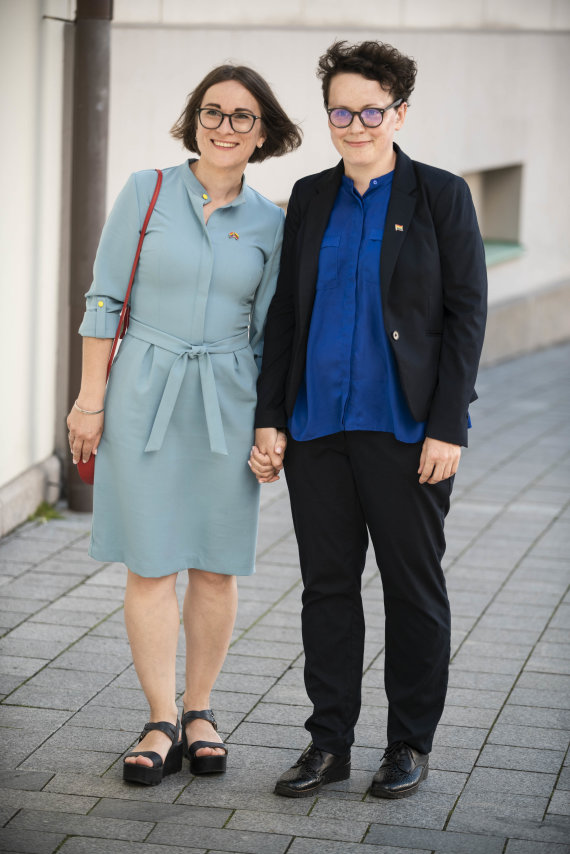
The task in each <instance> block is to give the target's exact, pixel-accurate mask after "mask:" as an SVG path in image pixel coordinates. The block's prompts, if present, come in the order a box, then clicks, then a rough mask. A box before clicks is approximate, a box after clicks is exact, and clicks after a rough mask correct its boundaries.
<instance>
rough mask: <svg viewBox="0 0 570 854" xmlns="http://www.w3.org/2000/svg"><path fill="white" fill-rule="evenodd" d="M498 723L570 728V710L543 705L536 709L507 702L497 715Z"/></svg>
mask: <svg viewBox="0 0 570 854" xmlns="http://www.w3.org/2000/svg"><path fill="white" fill-rule="evenodd" d="M498 723H502V724H503V723H505V724H520V725H521V726H535V727H545V728H547V729H566V730H570V711H568V710H567V709H548V708H545V707H542V708H539V709H537V708H532V707H531V706H511V705H509V704H508V703H507V705H506V706H505V707H504V708H503V709H502V711H501V714H500V715H499V719H498Z"/></svg>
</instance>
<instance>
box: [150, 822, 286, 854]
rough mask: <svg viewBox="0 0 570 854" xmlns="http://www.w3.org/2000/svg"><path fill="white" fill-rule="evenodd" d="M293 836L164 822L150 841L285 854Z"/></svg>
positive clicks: (250, 852) (161, 843) (163, 843)
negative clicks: (173, 824) (167, 823)
mask: <svg viewBox="0 0 570 854" xmlns="http://www.w3.org/2000/svg"><path fill="white" fill-rule="evenodd" d="M291 839H292V837H291V836H290V835H285V834H277V833H256V832H250V831H246V830H229V829H219V828H214V827H212V828H210V827H208V828H203V827H193V826H190V827H184V826H183V825H179V824H177V825H175V826H169V825H161V826H160V827H157V828H156V829H155V830H153V831H152V833H150V835H149V836H148V840H145V841H148V842H155V843H157V844H160V845H163V846H165V845H167V846H170V845H180V846H182V847H183V846H185V845H191V846H193V847H196V846H198V847H204V848H218V849H219V850H220V851H224V852H230V851H232V852H239V854H241V852H243V854H284V852H285V851H286V849H287V846H288V845H289V843H290V842H291Z"/></svg>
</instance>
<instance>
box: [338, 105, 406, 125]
mask: <svg viewBox="0 0 570 854" xmlns="http://www.w3.org/2000/svg"><path fill="white" fill-rule="evenodd" d="M403 103H404V99H403V98H398V100H397V101H394V103H393V104H388V106H387V107H367V108H366V109H365V110H359V111H357V110H347V108H346V107H331V108H330V110H327V114H328V117H329V122H330V123H331V125H332V126H333V127H335V128H347V127H350V125H351V124H352V122H353V121H354V117H355V116H358V118H359V119H360V121H361V123H362V124H363V125H364V127H365V128H377V127H380V125H381V124H382V121H383V119H384V113H385V112H386V111H387V110H392V109H395V108H396V107H399V106H400V104H403Z"/></svg>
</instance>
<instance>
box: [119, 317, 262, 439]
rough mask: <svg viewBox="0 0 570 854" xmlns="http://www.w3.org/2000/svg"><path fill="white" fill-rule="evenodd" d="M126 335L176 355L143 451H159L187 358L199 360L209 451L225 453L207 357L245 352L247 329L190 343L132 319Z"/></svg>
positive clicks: (174, 404) (215, 392)
mask: <svg viewBox="0 0 570 854" xmlns="http://www.w3.org/2000/svg"><path fill="white" fill-rule="evenodd" d="M127 335H132V336H133V338H139V339H140V340H141V341H147V342H148V343H149V344H154V345H155V346H156V347H161V348H162V349H163V350H168V351H169V352H170V353H175V354H176V356H177V358H176V359H175V360H174V362H173V363H172V367H171V368H170V372H169V374H168V379H167V380H166V385H165V386H164V391H163V393H162V397H161V399H160V403H159V406H158V410H157V412H156V415H155V418H154V423H153V425H152V430H151V431H150V436H149V438H148V442H147V444H146V447H145V452H147V451H158V450H160V448H161V447H162V443H163V441H164V437H165V435H166V430H167V428H168V425H169V423H170V419H171V417H172V413H173V412H174V407H175V406H176V401H177V399H178V394H179V392H180V388H181V386H182V381H183V379H184V374H185V373H186V368H187V366H188V359H198V368H199V371H200V382H201V385H202V398H203V400H204V411H205V413H206V424H207V427H208V436H209V439H210V450H211V451H213V453H215V454H227V453H228V449H227V446H226V439H225V436H224V427H223V424H222V414H221V412H220V402H219V400H218V392H217V390H216V380H215V378H214V370H213V368H212V360H211V359H210V354H211V353H235V352H237V351H238V350H244V349H245V348H246V347H248V346H249V333H248V332H247V330H245V331H244V332H240V334H239V335H233V336H232V337H231V338H222V339H221V340H220V341H213V342H210V343H207V342H203V343H202V344H189V343H188V342H187V341H184V340H183V339H182V338H177V337H176V336H175V335H169V334H168V333H167V332H162V331H161V330H160V329H155V328H154V327H153V326H148V325H147V324H146V323H141V321H140V320H135V318H133V317H131V320H130V323H129V328H128V332H127Z"/></svg>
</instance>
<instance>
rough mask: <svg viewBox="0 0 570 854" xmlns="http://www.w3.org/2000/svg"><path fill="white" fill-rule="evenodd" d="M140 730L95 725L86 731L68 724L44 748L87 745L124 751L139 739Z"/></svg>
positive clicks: (81, 746) (78, 747)
mask: <svg viewBox="0 0 570 854" xmlns="http://www.w3.org/2000/svg"><path fill="white" fill-rule="evenodd" d="M141 729H142V727H141ZM139 732H140V730H138V729H137V730H132V731H125V730H116V729H105V728H103V729H95V728H94V727H90V728H89V731H88V732H85V730H84V729H83V728H82V727H79V726H73V725H72V724H66V725H65V726H63V727H62V728H61V729H59V730H58V731H57V732H56V733H54V734H53V735H52V736H50V737H49V738H48V739H47V741H46V742H45V744H44V746H43V748H42V749H44V750H50V751H51V750H59V749H70V750H84V749H85V748H86V747H87V748H89V750H95V751H102V752H104V753H123V752H124V751H126V750H127V749H129V748H130V747H131V745H132V744H133V743H134V742H135V740H136V739H138V737H139Z"/></svg>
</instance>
